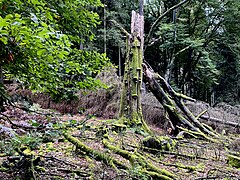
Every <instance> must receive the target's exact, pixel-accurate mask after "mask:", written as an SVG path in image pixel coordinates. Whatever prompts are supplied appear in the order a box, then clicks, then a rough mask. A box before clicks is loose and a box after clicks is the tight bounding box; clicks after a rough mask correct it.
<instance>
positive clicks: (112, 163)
mask: <svg viewBox="0 0 240 180" xmlns="http://www.w3.org/2000/svg"><path fill="white" fill-rule="evenodd" d="M63 136H64V137H65V139H67V140H68V141H69V142H71V143H72V144H74V145H75V146H76V148H78V149H80V150H81V151H83V152H85V153H86V154H87V155H88V156H91V157H93V158H94V159H96V160H98V161H103V162H104V163H105V164H107V165H108V166H110V167H112V168H114V169H117V167H116V166H119V167H120V168H123V169H128V167H127V166H125V165H124V164H122V163H121V162H119V161H117V160H116V159H114V158H113V157H111V156H109V155H106V154H103V153H101V152H99V151H96V150H94V149H92V148H90V147H89V146H87V145H85V144H84V143H82V142H81V141H80V140H79V139H77V138H75V137H73V136H72V135H70V134H68V133H67V132H64V133H63Z"/></svg>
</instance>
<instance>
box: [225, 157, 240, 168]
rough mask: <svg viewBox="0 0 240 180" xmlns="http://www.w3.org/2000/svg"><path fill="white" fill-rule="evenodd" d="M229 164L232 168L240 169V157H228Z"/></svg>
mask: <svg viewBox="0 0 240 180" xmlns="http://www.w3.org/2000/svg"><path fill="white" fill-rule="evenodd" d="M228 164H229V165H231V166H232V167H236V168H240V157H238V156H233V155H230V154H229V155H228Z"/></svg>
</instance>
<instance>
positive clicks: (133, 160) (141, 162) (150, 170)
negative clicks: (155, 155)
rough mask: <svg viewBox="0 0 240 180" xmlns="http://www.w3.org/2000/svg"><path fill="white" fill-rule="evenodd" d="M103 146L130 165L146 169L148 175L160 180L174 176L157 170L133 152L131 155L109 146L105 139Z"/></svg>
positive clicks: (165, 171) (162, 170)
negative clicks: (127, 161) (137, 165)
mask: <svg viewBox="0 0 240 180" xmlns="http://www.w3.org/2000/svg"><path fill="white" fill-rule="evenodd" d="M103 144H104V145H105V146H106V147H107V148H108V149H110V150H112V151H114V152H115V153H117V154H119V155H120V156H122V157H124V158H125V159H127V160H129V161H130V162H131V164H132V165H133V164H135V163H138V164H139V165H141V166H142V167H143V168H145V169H147V170H148V171H147V172H148V174H152V175H154V176H158V177H161V178H162V179H171V178H175V175H174V174H172V173H171V172H169V171H167V170H164V169H161V168H158V167H156V166H154V165H153V164H152V163H151V162H149V161H148V160H147V159H146V158H144V157H143V156H142V155H141V154H139V153H137V152H134V153H131V152H129V151H126V150H122V149H120V148H118V147H115V146H113V145H111V144H110V143H109V142H108V141H107V140H106V139H104V140H103Z"/></svg>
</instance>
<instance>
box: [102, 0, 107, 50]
mask: <svg viewBox="0 0 240 180" xmlns="http://www.w3.org/2000/svg"><path fill="white" fill-rule="evenodd" d="M106 27H107V23H106V5H105V1H104V7H103V31H104V32H103V33H104V34H103V43H104V44H103V52H104V53H107V28H106Z"/></svg>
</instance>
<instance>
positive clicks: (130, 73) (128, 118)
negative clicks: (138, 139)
mask: <svg viewBox="0 0 240 180" xmlns="http://www.w3.org/2000/svg"><path fill="white" fill-rule="evenodd" d="M143 32H144V17H143V16H142V15H139V14H138V13H136V12H135V11H132V20H131V34H129V35H128V38H127V41H126V47H127V53H126V54H127V55H126V61H125V70H124V82H123V85H122V94H121V103H120V118H121V119H123V120H124V123H126V124H128V125H131V126H135V125H143V127H144V128H145V129H146V130H149V129H148V127H147V125H146V124H145V122H144V120H143V116H142V108H141V87H142V63H143V43H144V38H143Z"/></svg>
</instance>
